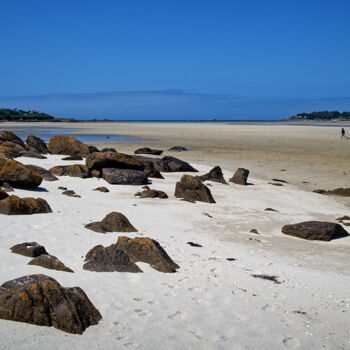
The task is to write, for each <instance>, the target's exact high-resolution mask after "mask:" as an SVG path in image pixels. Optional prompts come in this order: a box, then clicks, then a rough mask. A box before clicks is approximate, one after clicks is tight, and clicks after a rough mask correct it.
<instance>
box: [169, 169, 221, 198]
mask: <svg viewBox="0 0 350 350" xmlns="http://www.w3.org/2000/svg"><path fill="white" fill-rule="evenodd" d="M175 196H176V197H179V198H183V199H185V200H187V201H202V202H207V203H215V200H214V198H213V196H212V195H211V192H210V190H209V188H208V187H207V186H205V185H204V184H203V183H202V182H201V180H200V179H199V178H198V177H195V176H191V175H183V176H182V178H181V180H180V181H179V182H177V183H176V188H175Z"/></svg>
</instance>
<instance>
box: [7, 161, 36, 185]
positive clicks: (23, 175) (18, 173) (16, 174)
mask: <svg viewBox="0 0 350 350" xmlns="http://www.w3.org/2000/svg"><path fill="white" fill-rule="evenodd" d="M2 182H8V183H9V184H10V185H11V186H13V187H22V188H37V187H38V186H39V185H40V184H41V182H42V178H41V176H40V175H39V174H38V173H37V172H36V171H35V170H33V169H30V168H28V167H26V166H25V165H23V164H22V163H19V162H16V161H15V160H12V159H7V160H6V159H0V183H2Z"/></svg>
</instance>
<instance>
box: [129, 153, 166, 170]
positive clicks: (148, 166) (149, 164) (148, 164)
mask: <svg viewBox="0 0 350 350" xmlns="http://www.w3.org/2000/svg"><path fill="white" fill-rule="evenodd" d="M134 157H135V158H136V159H138V160H139V161H141V162H142V163H143V165H144V166H145V169H144V171H145V172H146V171H148V170H155V169H154V164H153V162H156V161H160V160H161V158H151V157H145V156H138V155H136V156H134ZM158 171H159V170H158Z"/></svg>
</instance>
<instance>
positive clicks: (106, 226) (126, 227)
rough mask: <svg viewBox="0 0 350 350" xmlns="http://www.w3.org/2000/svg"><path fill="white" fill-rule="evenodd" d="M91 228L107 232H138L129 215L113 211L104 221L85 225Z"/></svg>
mask: <svg viewBox="0 0 350 350" xmlns="http://www.w3.org/2000/svg"><path fill="white" fill-rule="evenodd" d="M85 227H86V228H87V229H89V230H92V231H95V232H100V233H106V232H137V230H136V228H135V227H134V226H133V225H131V223H130V221H129V220H128V219H127V217H126V216H125V215H123V214H121V213H116V212H112V213H109V214H108V215H106V216H105V217H104V219H103V220H102V221H96V222H91V223H90V224H87V225H85Z"/></svg>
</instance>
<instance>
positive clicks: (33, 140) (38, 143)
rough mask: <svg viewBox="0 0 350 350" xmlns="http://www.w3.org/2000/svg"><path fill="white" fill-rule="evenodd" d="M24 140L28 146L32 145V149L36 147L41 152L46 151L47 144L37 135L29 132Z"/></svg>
mask: <svg viewBox="0 0 350 350" xmlns="http://www.w3.org/2000/svg"><path fill="white" fill-rule="evenodd" d="M26 142H27V145H28V146H31V147H33V148H34V149H36V150H37V151H39V152H40V153H42V154H47V153H48V149H47V145H46V143H45V141H43V140H42V139H40V138H39V137H37V136H35V135H33V134H30V135H28V137H27V140H26Z"/></svg>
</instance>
